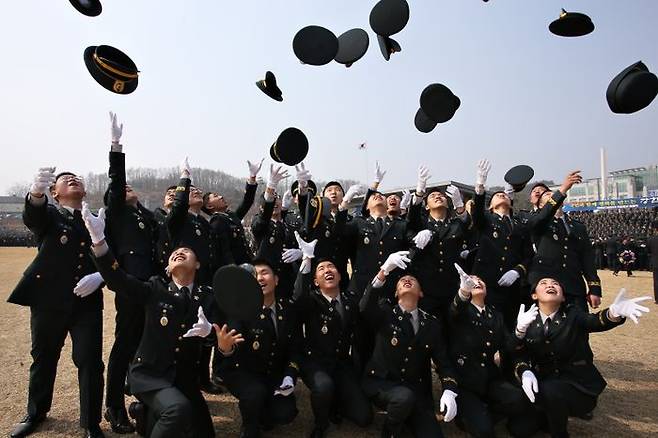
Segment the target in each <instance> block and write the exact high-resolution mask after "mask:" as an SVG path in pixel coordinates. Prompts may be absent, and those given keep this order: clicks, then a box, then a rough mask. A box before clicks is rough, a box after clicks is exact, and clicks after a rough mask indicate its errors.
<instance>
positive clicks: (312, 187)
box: [290, 180, 318, 196]
mask: <svg viewBox="0 0 658 438" xmlns="http://www.w3.org/2000/svg"><path fill="white" fill-rule="evenodd" d="M298 187H299V181H294V182H293V183H292V184H291V185H290V193H292V194H293V195H295V194H296V193H297V188H298ZM308 192H309V193H310V194H311V196H313V195H315V194H316V193H318V186H317V185H316V184H315V182H313V180H308Z"/></svg>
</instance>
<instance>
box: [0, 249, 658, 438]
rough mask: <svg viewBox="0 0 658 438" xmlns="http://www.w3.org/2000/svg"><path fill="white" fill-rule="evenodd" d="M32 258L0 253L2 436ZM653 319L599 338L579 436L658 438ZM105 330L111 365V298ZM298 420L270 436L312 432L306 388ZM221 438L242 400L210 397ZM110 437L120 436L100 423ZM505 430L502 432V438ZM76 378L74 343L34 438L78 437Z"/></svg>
mask: <svg viewBox="0 0 658 438" xmlns="http://www.w3.org/2000/svg"><path fill="white" fill-rule="evenodd" d="M33 256H34V250H33V249H26V248H0V298H1V300H0V351H1V352H2V354H0V370H1V372H0V412H1V413H2V415H0V434H2V435H5V436H7V435H8V434H9V431H10V430H11V428H12V425H13V424H14V423H15V422H17V421H19V420H20V419H22V417H23V416H24V415H25V405H26V398H27V380H28V370H29V366H30V363H31V357H30V353H29V352H30V326H29V309H28V308H25V307H20V306H16V305H12V304H8V303H7V302H6V298H7V297H8V295H9V293H10V292H11V290H12V289H13V287H14V285H15V284H16V282H17V281H18V279H19V278H20V276H21V274H22V272H23V270H24V269H25V267H26V266H27V265H28V263H29V262H30V261H31V260H32V257H33ZM600 275H601V279H602V282H603V290H604V295H605V296H604V300H603V302H604V305H607V304H609V303H610V300H611V299H612V298H614V296H615V295H616V293H617V291H618V290H619V288H621V287H625V288H626V289H627V290H628V292H629V294H630V295H633V296H638V295H651V291H652V285H651V274H650V273H646V272H638V273H637V274H636V276H634V277H631V278H627V277H626V276H625V275H620V276H619V277H613V276H612V275H611V274H610V273H609V272H607V271H606V272H600ZM649 303H650V304H648V306H649V307H650V308H651V311H652V313H650V314H649V315H647V316H646V317H644V318H643V319H642V321H641V323H640V325H639V326H636V325H635V324H633V323H632V322H630V321H629V322H627V323H626V324H624V325H623V326H622V327H620V328H618V329H616V330H614V331H611V332H607V333H601V334H594V335H592V336H591V342H592V346H593V349H594V354H595V358H596V359H595V361H596V364H597V366H598V368H599V370H600V371H601V373H602V374H603V376H604V377H605V378H606V380H607V381H608V387H607V389H606V390H605V391H604V393H603V394H602V396H601V397H600V398H599V406H598V407H597V409H596V411H595V416H594V419H593V420H592V421H590V422H585V421H582V420H571V422H570V432H571V434H572V436H574V437H581V436H597V437H604V436H606V437H612V436H624V437H646V436H657V435H658V342H657V341H656V339H658V306H656V305H654V304H653V301H650V302H649ZM104 319H105V326H104V333H105V336H104V345H103V359H104V361H105V363H106V365H107V357H108V355H109V352H110V348H111V346H112V341H113V335H112V334H113V333H114V301H113V294H112V293H111V292H107V293H106V294H105V318H104ZM297 398H298V407H299V410H300V414H299V416H298V417H297V419H296V420H295V421H294V423H293V424H291V425H290V426H287V427H285V428H279V429H277V430H274V431H272V432H270V433H268V434H267V435H266V436H271V437H302V436H305V435H307V434H308V433H309V432H310V429H311V426H312V419H313V416H312V413H311V409H310V403H309V400H308V391H307V390H306V388H305V387H304V385H303V384H302V383H301V381H300V383H299V384H298V387H297ZM208 404H209V406H210V411H211V413H212V414H213V418H214V421H215V428H216V430H217V436H219V437H222V436H237V435H238V432H239V430H240V413H239V411H238V408H237V401H236V400H235V399H234V398H233V397H231V396H229V395H219V396H209V397H208ZM381 423H382V417H381V416H377V417H376V420H375V425H373V426H371V427H370V428H369V429H367V430H360V429H358V428H356V427H354V426H352V425H350V424H347V423H346V422H343V424H341V425H340V426H339V427H335V426H332V429H330V433H329V436H335V437H339V436H341V437H377V436H379V432H378V431H379V427H380V425H381ZM101 427H102V428H103V429H104V430H105V431H106V435H107V436H108V437H119V436H121V435H116V434H113V433H112V432H111V431H109V425H108V424H106V423H103V424H101ZM503 429H504V428H499V430H500V431H501V436H502V435H504V430H503ZM444 430H445V432H446V435H447V436H454V437H461V436H464V434H463V433H461V432H460V431H459V430H458V429H457V428H456V427H455V426H454V425H447V426H446V427H445V428H444ZM78 434H79V429H78V385H77V373H76V370H75V367H74V366H73V363H72V361H71V344H70V341H68V340H67V342H66V345H65V347H64V351H63V352H62V357H61V359H60V364H59V373H58V376H57V382H56V384H55V400H54V402H53V408H52V410H51V412H50V414H49V417H48V420H47V421H46V422H45V423H43V425H42V426H41V428H40V431H39V432H38V433H36V434H34V436H35V437H72V436H78Z"/></svg>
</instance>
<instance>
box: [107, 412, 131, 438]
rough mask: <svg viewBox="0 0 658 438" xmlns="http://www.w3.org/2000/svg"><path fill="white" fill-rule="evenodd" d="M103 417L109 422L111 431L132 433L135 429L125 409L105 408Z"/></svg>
mask: <svg viewBox="0 0 658 438" xmlns="http://www.w3.org/2000/svg"><path fill="white" fill-rule="evenodd" d="M104 417H105V420H107V422H108V423H110V427H111V428H112V432H116V433H119V434H125V433H133V432H134V431H135V426H133V425H132V423H131V422H130V420H129V419H128V414H127V413H126V410H125V409H122V408H118V409H116V408H106V409H105V415H104Z"/></svg>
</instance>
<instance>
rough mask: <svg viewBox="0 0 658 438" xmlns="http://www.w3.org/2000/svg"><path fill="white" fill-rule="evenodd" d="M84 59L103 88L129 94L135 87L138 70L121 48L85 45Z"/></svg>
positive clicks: (88, 68)
mask: <svg viewBox="0 0 658 438" xmlns="http://www.w3.org/2000/svg"><path fill="white" fill-rule="evenodd" d="M84 60H85V64H86V66H87V70H89V73H90V74H91V76H92V77H93V78H94V79H95V80H96V82H98V83H99V84H101V85H102V86H103V88H105V89H107V90H110V91H111V92H113V93H117V94H130V93H132V92H133V91H135V89H136V88H137V83H138V79H139V70H138V69H137V66H136V65H135V63H134V62H133V61H132V59H130V57H128V55H126V54H125V53H123V52H122V51H121V50H119V49H116V48H114V47H111V46H104V45H101V46H91V47H87V49H86V50H85V53H84Z"/></svg>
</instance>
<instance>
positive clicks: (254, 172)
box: [247, 158, 272, 178]
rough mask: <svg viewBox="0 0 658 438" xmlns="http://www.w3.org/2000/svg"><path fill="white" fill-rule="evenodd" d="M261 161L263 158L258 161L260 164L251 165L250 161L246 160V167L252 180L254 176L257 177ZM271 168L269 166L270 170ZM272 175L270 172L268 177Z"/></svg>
mask: <svg viewBox="0 0 658 438" xmlns="http://www.w3.org/2000/svg"><path fill="white" fill-rule="evenodd" d="M263 160H265V158H263V159H261V160H260V163H252V162H251V161H249V160H247V166H249V176H250V177H252V178H256V175H258V172H260V168H261V167H262V166H263ZM271 169H272V167H271V166H270V170H271ZM271 174H272V173H271V172H270V175H271Z"/></svg>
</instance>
